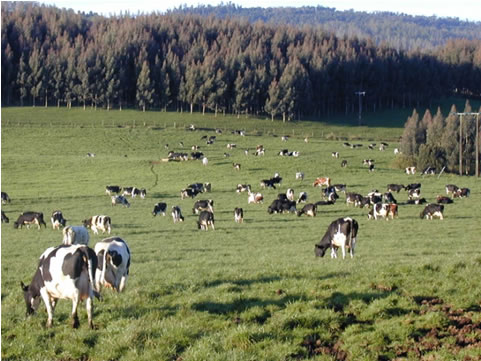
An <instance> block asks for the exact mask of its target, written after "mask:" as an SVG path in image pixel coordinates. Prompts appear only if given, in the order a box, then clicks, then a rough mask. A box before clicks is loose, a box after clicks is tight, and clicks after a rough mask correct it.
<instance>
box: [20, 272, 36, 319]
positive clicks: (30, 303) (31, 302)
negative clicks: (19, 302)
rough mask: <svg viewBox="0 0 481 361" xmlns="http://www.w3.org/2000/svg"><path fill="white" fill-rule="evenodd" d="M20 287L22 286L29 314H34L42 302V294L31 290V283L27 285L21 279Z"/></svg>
mask: <svg viewBox="0 0 481 361" xmlns="http://www.w3.org/2000/svg"><path fill="white" fill-rule="evenodd" d="M20 287H22V291H23V298H24V299H25V305H26V306H27V313H26V314H27V316H30V315H32V314H33V313H34V312H35V310H36V309H37V307H38V305H39V304H40V297H39V296H40V295H34V294H33V293H32V291H31V290H30V285H28V286H26V285H25V284H24V283H23V282H22V281H20Z"/></svg>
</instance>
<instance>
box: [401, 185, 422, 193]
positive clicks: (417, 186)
mask: <svg viewBox="0 0 481 361" xmlns="http://www.w3.org/2000/svg"><path fill="white" fill-rule="evenodd" d="M404 189H405V190H407V191H408V192H409V191H410V190H413V189H421V183H410V184H408V185H407V186H406V187H404Z"/></svg>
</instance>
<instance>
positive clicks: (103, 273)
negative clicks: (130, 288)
mask: <svg viewBox="0 0 481 361" xmlns="http://www.w3.org/2000/svg"><path fill="white" fill-rule="evenodd" d="M94 251H95V254H96V255H97V271H96V272H95V288H96V290H97V291H98V292H100V289H101V287H106V288H112V289H114V290H115V291H117V292H122V291H123V290H124V288H125V284H126V282H127V278H128V277H129V268H130V259H131V255H130V249H129V246H128V245H127V243H126V242H125V241H124V240H123V239H121V238H119V237H111V238H106V239H103V240H101V241H100V242H97V243H96V244H95V249H94Z"/></svg>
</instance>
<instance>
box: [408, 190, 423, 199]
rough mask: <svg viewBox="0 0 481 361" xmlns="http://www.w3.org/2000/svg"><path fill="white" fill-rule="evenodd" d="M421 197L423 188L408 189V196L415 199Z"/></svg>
mask: <svg viewBox="0 0 481 361" xmlns="http://www.w3.org/2000/svg"><path fill="white" fill-rule="evenodd" d="M420 197H421V188H416V189H411V190H409V191H408V198H409V199H415V198H420Z"/></svg>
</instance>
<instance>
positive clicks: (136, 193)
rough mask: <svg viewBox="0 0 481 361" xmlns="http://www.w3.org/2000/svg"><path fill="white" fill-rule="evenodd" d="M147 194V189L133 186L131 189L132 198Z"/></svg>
mask: <svg viewBox="0 0 481 361" xmlns="http://www.w3.org/2000/svg"><path fill="white" fill-rule="evenodd" d="M146 195H147V190H146V189H145V188H142V189H140V188H134V189H133V191H132V198H134V197H137V196H140V198H142V199H144V198H145V196H146Z"/></svg>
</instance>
